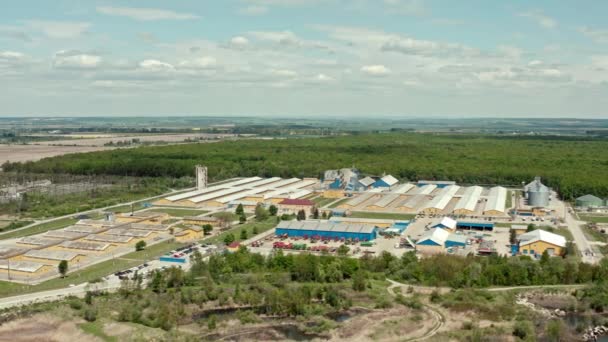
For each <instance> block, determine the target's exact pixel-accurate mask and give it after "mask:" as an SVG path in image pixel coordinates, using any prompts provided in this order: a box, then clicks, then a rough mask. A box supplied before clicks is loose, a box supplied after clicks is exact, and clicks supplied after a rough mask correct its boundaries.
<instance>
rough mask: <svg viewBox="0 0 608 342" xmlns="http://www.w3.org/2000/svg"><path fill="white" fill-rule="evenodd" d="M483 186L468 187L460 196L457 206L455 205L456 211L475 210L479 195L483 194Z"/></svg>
mask: <svg viewBox="0 0 608 342" xmlns="http://www.w3.org/2000/svg"><path fill="white" fill-rule="evenodd" d="M482 191H483V188H482V187H480V186H471V187H468V188H467V189H466V191H465V193H464V196H462V197H461V198H460V200H459V201H458V203H456V206H455V207H454V211H457V210H458V211H460V210H466V211H469V212H473V211H475V207H477V202H478V201H479V197H480V196H481V192H482Z"/></svg>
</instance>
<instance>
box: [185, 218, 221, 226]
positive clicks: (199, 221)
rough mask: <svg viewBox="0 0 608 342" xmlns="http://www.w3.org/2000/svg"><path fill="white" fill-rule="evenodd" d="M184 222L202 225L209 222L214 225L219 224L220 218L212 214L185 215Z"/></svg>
mask: <svg viewBox="0 0 608 342" xmlns="http://www.w3.org/2000/svg"><path fill="white" fill-rule="evenodd" d="M184 223H185V224H195V225H198V226H203V225H206V224H210V225H212V226H214V227H216V226H218V225H219V224H220V220H219V219H218V218H217V217H213V216H186V217H184Z"/></svg>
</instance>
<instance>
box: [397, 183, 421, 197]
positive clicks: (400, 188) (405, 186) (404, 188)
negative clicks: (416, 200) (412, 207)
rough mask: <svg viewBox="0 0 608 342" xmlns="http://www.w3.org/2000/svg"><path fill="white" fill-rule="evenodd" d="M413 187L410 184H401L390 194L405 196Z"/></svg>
mask: <svg viewBox="0 0 608 342" xmlns="http://www.w3.org/2000/svg"><path fill="white" fill-rule="evenodd" d="M414 187H415V185H414V184H412V183H405V184H401V185H399V186H398V187H397V188H396V189H395V190H393V191H392V192H394V193H396V194H405V193H406V192H408V191H410V190H412V189H413V188H414Z"/></svg>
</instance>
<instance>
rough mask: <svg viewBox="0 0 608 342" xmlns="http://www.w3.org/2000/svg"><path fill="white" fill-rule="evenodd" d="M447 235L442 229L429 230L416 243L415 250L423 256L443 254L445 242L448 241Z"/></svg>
mask: <svg viewBox="0 0 608 342" xmlns="http://www.w3.org/2000/svg"><path fill="white" fill-rule="evenodd" d="M449 235H450V233H448V232H447V231H446V230H444V229H439V228H435V229H431V230H429V231H428V232H427V233H426V234H424V235H423V236H422V237H421V238H420V240H418V241H416V250H418V251H420V252H422V253H423V254H440V253H444V252H445V242H446V241H447V239H448V236H449Z"/></svg>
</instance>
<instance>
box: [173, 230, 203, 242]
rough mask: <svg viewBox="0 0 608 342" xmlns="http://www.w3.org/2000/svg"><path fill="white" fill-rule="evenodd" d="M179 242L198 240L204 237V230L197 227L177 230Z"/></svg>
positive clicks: (176, 234)
mask: <svg viewBox="0 0 608 342" xmlns="http://www.w3.org/2000/svg"><path fill="white" fill-rule="evenodd" d="M174 235H175V240H176V241H177V242H189V241H196V240H200V239H201V238H203V230H202V229H200V228H197V227H187V228H183V229H181V230H179V231H177V232H175V234H174Z"/></svg>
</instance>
